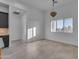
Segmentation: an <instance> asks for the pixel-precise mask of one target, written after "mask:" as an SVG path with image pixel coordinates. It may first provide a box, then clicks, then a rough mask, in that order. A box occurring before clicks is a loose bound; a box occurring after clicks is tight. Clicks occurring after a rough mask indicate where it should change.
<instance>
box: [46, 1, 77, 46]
mask: <svg viewBox="0 0 79 59" xmlns="http://www.w3.org/2000/svg"><path fill="white" fill-rule="evenodd" d="M56 10H57V12H58V14H57V16H56V17H55V18H52V17H51V16H50V15H49V12H50V11H47V12H46V15H45V16H46V17H45V38H46V39H49V40H54V41H59V42H64V43H69V44H73V45H77V41H78V30H77V29H78V17H77V13H78V12H77V1H74V2H70V3H69V4H67V5H65V6H62V7H58V8H57V9H56ZM64 17H73V28H74V29H73V30H74V31H73V33H70V34H69V33H53V32H52V33H51V31H50V29H51V25H50V20H55V19H61V18H64Z"/></svg>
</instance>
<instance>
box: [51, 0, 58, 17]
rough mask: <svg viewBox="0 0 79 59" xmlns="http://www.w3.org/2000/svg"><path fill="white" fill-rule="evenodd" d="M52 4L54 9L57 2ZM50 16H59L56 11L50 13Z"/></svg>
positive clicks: (53, 0)
mask: <svg viewBox="0 0 79 59" xmlns="http://www.w3.org/2000/svg"><path fill="white" fill-rule="evenodd" d="M52 2H53V7H54V4H55V3H57V1H55V0H52ZM50 15H51V16H52V17H55V16H56V15H57V12H56V11H52V12H50Z"/></svg>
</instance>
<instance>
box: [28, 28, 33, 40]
mask: <svg viewBox="0 0 79 59" xmlns="http://www.w3.org/2000/svg"><path fill="white" fill-rule="evenodd" d="M31 38H32V28H30V29H28V36H27V39H31Z"/></svg>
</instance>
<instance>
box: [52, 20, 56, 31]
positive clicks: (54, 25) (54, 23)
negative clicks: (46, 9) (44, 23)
mask: <svg viewBox="0 0 79 59" xmlns="http://www.w3.org/2000/svg"><path fill="white" fill-rule="evenodd" d="M51 32H56V20H53V21H51Z"/></svg>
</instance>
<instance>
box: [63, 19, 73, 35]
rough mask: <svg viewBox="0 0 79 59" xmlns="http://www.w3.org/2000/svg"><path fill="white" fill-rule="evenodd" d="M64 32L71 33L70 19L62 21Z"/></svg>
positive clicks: (71, 22) (71, 24) (71, 23)
mask: <svg viewBox="0 0 79 59" xmlns="http://www.w3.org/2000/svg"><path fill="white" fill-rule="evenodd" d="M64 32H68V33H72V32H73V21H72V18H65V19H64Z"/></svg>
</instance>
